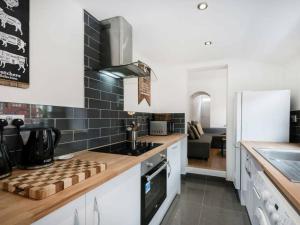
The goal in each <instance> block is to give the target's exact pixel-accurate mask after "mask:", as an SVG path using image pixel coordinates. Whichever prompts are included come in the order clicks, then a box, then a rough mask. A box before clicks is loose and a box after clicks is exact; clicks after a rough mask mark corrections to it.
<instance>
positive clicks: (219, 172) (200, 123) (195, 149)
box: [187, 66, 227, 176]
mask: <svg viewBox="0 0 300 225" xmlns="http://www.w3.org/2000/svg"><path fill="white" fill-rule="evenodd" d="M188 96H189V115H188V123H187V131H188V167H189V170H190V171H192V172H194V173H199V174H204V175H215V176H225V174H226V140H227V139H226V120H227V117H226V115H227V113H226V112H227V67H225V66H224V67H214V68H197V69H193V70H190V71H189V72H188Z"/></svg>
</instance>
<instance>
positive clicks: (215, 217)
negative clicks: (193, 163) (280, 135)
mask: <svg viewBox="0 0 300 225" xmlns="http://www.w3.org/2000/svg"><path fill="white" fill-rule="evenodd" d="M181 188H182V192H181V195H180V196H177V197H176V199H175V200H174V201H173V204H172V206H171V207H170V209H169V210H168V213H167V214H166V216H165V218H164V220H163V222H162V223H161V225H227V224H228V225H229V224H230V225H250V221H249V218H248V214H247V213H246V210H245V207H243V206H241V205H240V202H239V199H238V196H237V194H236V192H235V189H234V186H233V184H232V183H231V182H227V181H226V180H225V179H224V178H215V177H206V176H197V175H187V176H185V177H184V178H183V179H182V185H181Z"/></svg>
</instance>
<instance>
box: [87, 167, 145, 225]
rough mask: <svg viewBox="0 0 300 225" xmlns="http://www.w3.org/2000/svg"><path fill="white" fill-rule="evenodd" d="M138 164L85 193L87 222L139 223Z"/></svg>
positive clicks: (105, 224) (96, 224)
mask: <svg viewBox="0 0 300 225" xmlns="http://www.w3.org/2000/svg"><path fill="white" fill-rule="evenodd" d="M140 174H141V168H140V164H139V165H137V166H135V167H133V168H131V169H129V170H128V171H126V172H124V173H123V174H121V175H120V176H118V177H116V178H114V179H112V180H111V181H109V182H107V183H105V184H104V185H102V186H100V187H98V188H96V189H94V190H92V191H90V192H88V193H87V194H86V225H120V224H122V225H139V224H140V201H141V200H140V199H141V198H140V196H141V194H140V190H141V175H140Z"/></svg>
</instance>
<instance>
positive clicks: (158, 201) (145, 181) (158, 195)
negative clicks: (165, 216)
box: [141, 151, 168, 225]
mask: <svg viewBox="0 0 300 225" xmlns="http://www.w3.org/2000/svg"><path fill="white" fill-rule="evenodd" d="M167 167H168V161H167V152H166V151H163V152H162V153H159V154H156V155H154V156H153V157H151V158H150V159H148V160H146V161H144V162H142V166H141V170H142V177H141V225H148V224H149V223H150V221H151V220H152V218H153V216H154V215H155V214H156V212H157V211H158V210H159V208H160V206H161V205H162V204H163V202H164V201H165V199H166V197H167Z"/></svg>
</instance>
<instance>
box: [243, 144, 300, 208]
mask: <svg viewBox="0 0 300 225" xmlns="http://www.w3.org/2000/svg"><path fill="white" fill-rule="evenodd" d="M241 144H242V145H243V146H244V147H245V148H246V149H247V150H248V151H249V152H250V153H251V155H252V156H253V157H254V158H255V159H256V160H257V161H258V163H259V164H260V165H261V167H262V168H263V170H264V172H265V174H266V175H267V176H268V177H269V178H270V179H271V181H272V182H273V183H274V184H275V186H276V187H277V188H278V189H279V191H280V192H281V193H282V194H283V195H284V196H285V197H286V199H287V200H288V201H289V202H290V203H291V204H292V205H293V206H294V208H295V209H296V210H297V211H298V213H300V183H293V182H291V181H289V180H288V179H287V178H286V177H285V176H284V175H282V173H281V172H279V170H277V169H276V168H275V167H273V166H272V165H271V164H270V163H269V162H268V161H267V160H266V159H264V158H263V157H262V156H261V155H260V154H259V153H258V152H256V151H255V150H254V148H273V149H278V148H280V149H294V150H299V151H300V144H289V143H270V142H253V141H242V142H241Z"/></svg>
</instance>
